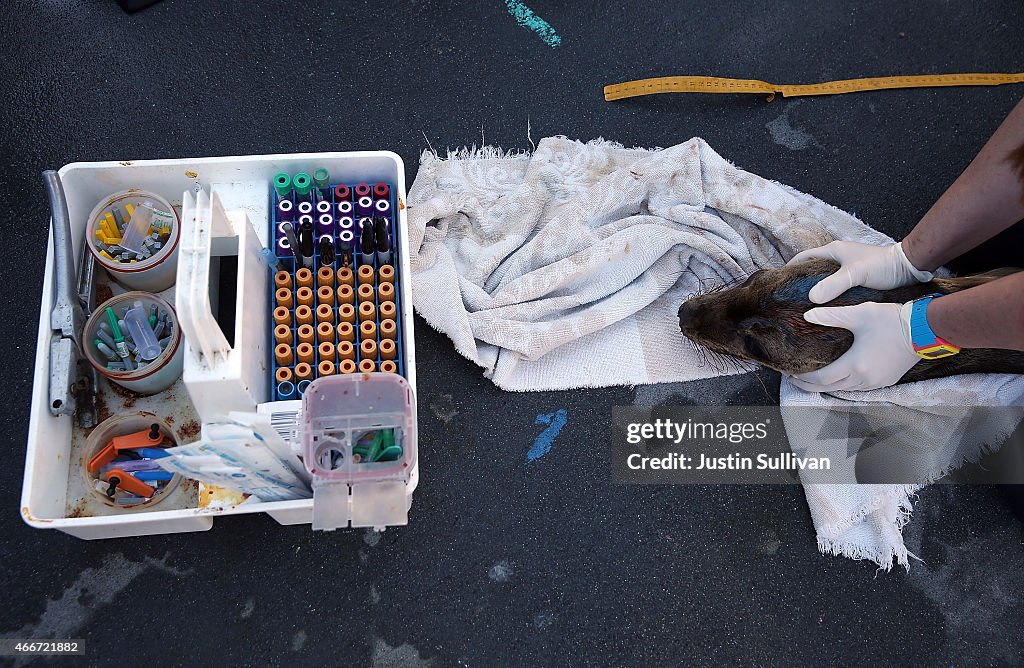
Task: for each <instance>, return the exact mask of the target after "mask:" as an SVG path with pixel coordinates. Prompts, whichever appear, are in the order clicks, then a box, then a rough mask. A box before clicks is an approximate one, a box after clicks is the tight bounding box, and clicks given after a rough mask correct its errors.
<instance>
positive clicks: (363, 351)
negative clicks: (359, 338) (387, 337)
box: [359, 339, 377, 360]
mask: <svg viewBox="0 0 1024 668" xmlns="http://www.w3.org/2000/svg"><path fill="white" fill-rule="evenodd" d="M359 356H360V357H362V358H363V359H364V360H365V359H377V342H376V341H371V340H369V339H366V340H365V341H363V342H362V343H360V344H359Z"/></svg>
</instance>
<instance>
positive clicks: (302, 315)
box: [295, 306, 313, 325]
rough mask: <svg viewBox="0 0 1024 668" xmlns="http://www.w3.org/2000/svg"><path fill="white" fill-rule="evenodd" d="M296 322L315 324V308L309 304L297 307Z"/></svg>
mask: <svg viewBox="0 0 1024 668" xmlns="http://www.w3.org/2000/svg"><path fill="white" fill-rule="evenodd" d="M295 322H297V323H299V324H300V325H312V324H313V309H311V308H309V307H308V306H300V307H298V308H297V309H295Z"/></svg>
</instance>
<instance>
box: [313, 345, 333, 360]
mask: <svg viewBox="0 0 1024 668" xmlns="http://www.w3.org/2000/svg"><path fill="white" fill-rule="evenodd" d="M316 352H317V354H319V355H320V359H322V360H327V361H329V362H333V361H334V344H333V343H331V342H330V341H324V342H323V343H321V344H320V345H319V346H317V349H316Z"/></svg>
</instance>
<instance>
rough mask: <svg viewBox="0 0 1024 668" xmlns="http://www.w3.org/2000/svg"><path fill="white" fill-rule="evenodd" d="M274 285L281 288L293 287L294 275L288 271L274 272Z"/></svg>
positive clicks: (289, 288)
mask: <svg viewBox="0 0 1024 668" xmlns="http://www.w3.org/2000/svg"><path fill="white" fill-rule="evenodd" d="M274 287H275V288H277V289H278V290H280V289H281V288H285V289H287V290H291V289H292V275H291V274H289V273H288V272H287V271H279V272H277V273H276V274H274Z"/></svg>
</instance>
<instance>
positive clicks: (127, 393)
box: [110, 383, 139, 408]
mask: <svg viewBox="0 0 1024 668" xmlns="http://www.w3.org/2000/svg"><path fill="white" fill-rule="evenodd" d="M110 389H111V390H112V391H113V392H114V394H116V395H117V396H119V397H121V398H122V399H124V403H123V404H122V406H123V407H124V408H131V407H132V406H134V405H135V400H136V399H137V398H138V396H139V395H137V394H135V393H134V392H132V391H131V390H126V389H125V388H123V387H121V386H120V385H118V384H117V383H110Z"/></svg>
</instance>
